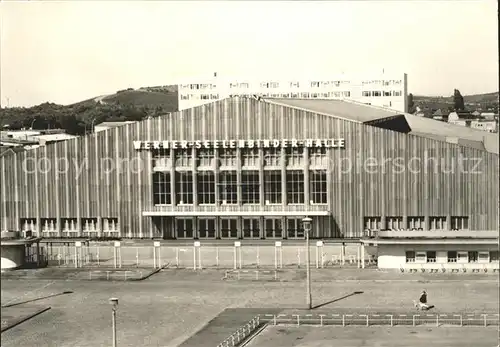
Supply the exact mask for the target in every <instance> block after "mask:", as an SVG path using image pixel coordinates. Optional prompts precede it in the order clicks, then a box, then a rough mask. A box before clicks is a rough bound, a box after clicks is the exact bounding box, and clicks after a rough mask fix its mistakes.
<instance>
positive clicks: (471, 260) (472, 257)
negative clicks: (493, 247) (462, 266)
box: [467, 251, 479, 263]
mask: <svg viewBox="0 0 500 347" xmlns="http://www.w3.org/2000/svg"><path fill="white" fill-rule="evenodd" d="M467 255H468V256H469V263H477V261H478V259H479V254H478V252H476V251H472V252H468V254H467Z"/></svg>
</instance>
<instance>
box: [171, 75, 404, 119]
mask: <svg viewBox="0 0 500 347" xmlns="http://www.w3.org/2000/svg"><path fill="white" fill-rule="evenodd" d="M252 95H256V96H259V97H262V98H273V99H278V98H282V99H337V100H352V101H357V102H361V103H364V104H367V105H373V106H379V107H385V108H389V109H393V110H396V111H399V112H407V108H408V100H407V96H408V87H407V75H406V74H395V75H392V74H391V75H389V74H384V73H382V74H373V75H371V76H370V75H362V76H353V75H344V74H339V75H337V76H333V75H332V76H321V77H312V76H311V77H305V78H294V77H290V78H271V77H269V78H264V79H262V78H260V79H259V78H224V77H220V76H219V77H217V75H216V74H214V76H213V77H209V78H198V79H191V80H186V81H184V82H183V83H182V84H180V85H179V87H178V97H179V110H185V109H188V108H192V107H196V106H200V105H203V104H207V103H211V102H214V101H217V100H221V99H224V98H227V97H231V96H252Z"/></svg>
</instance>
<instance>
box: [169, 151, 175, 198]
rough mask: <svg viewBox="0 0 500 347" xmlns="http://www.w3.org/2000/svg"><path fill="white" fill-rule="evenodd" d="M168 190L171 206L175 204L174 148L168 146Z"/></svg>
mask: <svg viewBox="0 0 500 347" xmlns="http://www.w3.org/2000/svg"><path fill="white" fill-rule="evenodd" d="M170 163H171V165H170V192H171V199H172V200H171V203H172V206H175V205H176V196H175V150H174V149H173V148H170Z"/></svg>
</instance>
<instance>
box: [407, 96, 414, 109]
mask: <svg viewBox="0 0 500 347" xmlns="http://www.w3.org/2000/svg"><path fill="white" fill-rule="evenodd" d="M414 107H415V102H414V101H413V94H412V93H410V94H408V112H409V113H413V111H414V109H413V108H414Z"/></svg>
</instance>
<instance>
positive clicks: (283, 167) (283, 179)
mask: <svg viewBox="0 0 500 347" xmlns="http://www.w3.org/2000/svg"><path fill="white" fill-rule="evenodd" d="M280 160H281V205H282V206H283V210H285V207H286V205H287V196H286V149H285V148H281V158H280Z"/></svg>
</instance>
